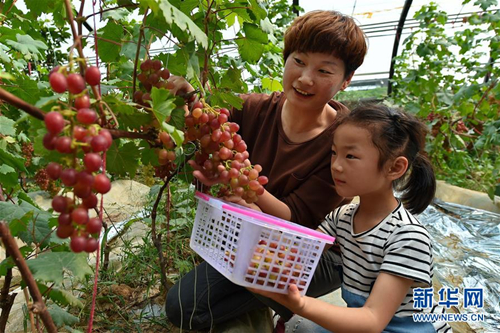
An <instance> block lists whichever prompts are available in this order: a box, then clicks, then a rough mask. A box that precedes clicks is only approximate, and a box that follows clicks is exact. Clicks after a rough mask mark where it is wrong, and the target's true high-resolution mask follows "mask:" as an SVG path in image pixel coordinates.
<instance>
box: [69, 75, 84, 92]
mask: <svg viewBox="0 0 500 333" xmlns="http://www.w3.org/2000/svg"><path fill="white" fill-rule="evenodd" d="M67 81H68V90H69V92H70V93H72V94H79V93H81V92H82V91H83V90H84V89H85V81H84V80H83V77H82V76H81V75H80V74H76V73H71V74H69V75H68V77H67Z"/></svg>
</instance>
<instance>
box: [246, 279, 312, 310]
mask: <svg viewBox="0 0 500 333" xmlns="http://www.w3.org/2000/svg"><path fill="white" fill-rule="evenodd" d="M248 290H250V291H251V292H253V293H255V294H259V295H262V296H265V297H268V298H271V299H273V300H275V301H276V302H278V303H280V304H282V305H284V306H285V307H287V308H288V309H290V310H291V311H292V312H293V313H299V312H300V311H301V310H302V309H303V308H304V306H305V305H306V297H303V296H301V295H300V291H299V288H297V286H296V285H295V284H291V285H290V286H289V287H288V294H278V293H273V292H270V291H265V290H261V289H254V288H248Z"/></svg>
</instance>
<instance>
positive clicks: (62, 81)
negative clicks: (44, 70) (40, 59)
mask: <svg viewBox="0 0 500 333" xmlns="http://www.w3.org/2000/svg"><path fill="white" fill-rule="evenodd" d="M49 83H50V86H51V87H52V90H54V91H55V92H57V93H63V92H65V91H66V89H68V80H67V79H66V77H65V76H64V75H63V74H62V73H58V72H54V73H52V74H51V75H50V76H49Z"/></svg>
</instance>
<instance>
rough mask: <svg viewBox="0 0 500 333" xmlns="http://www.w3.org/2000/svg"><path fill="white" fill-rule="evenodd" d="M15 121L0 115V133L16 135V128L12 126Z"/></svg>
mask: <svg viewBox="0 0 500 333" xmlns="http://www.w3.org/2000/svg"><path fill="white" fill-rule="evenodd" d="M15 123H16V122H15V121H14V120H12V119H9V118H7V117H5V116H1V115H0V134H2V135H10V136H14V135H16V129H15V128H14V124H15Z"/></svg>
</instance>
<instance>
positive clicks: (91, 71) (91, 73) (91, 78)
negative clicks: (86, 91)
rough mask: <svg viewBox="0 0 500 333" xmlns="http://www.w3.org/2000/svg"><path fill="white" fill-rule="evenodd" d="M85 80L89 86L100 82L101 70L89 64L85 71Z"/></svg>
mask: <svg viewBox="0 0 500 333" xmlns="http://www.w3.org/2000/svg"><path fill="white" fill-rule="evenodd" d="M85 81H87V83H88V84H89V85H91V86H97V85H98V84H99V82H101V72H100V71H99V68H97V67H95V66H90V67H88V68H87V70H86V71H85Z"/></svg>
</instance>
